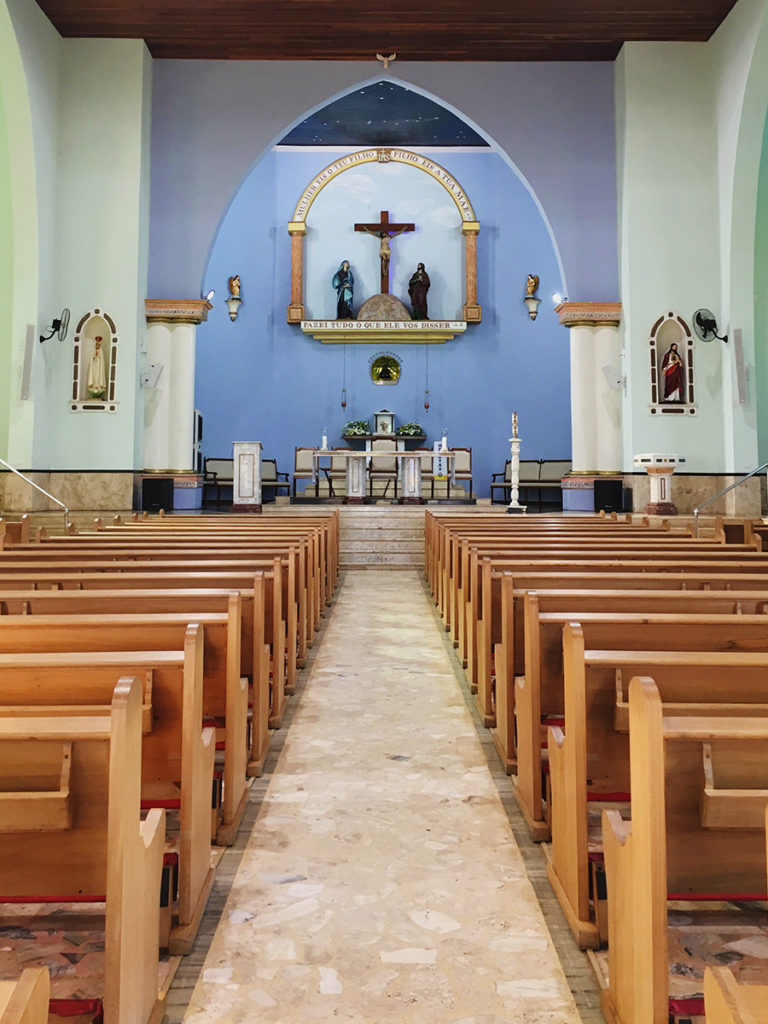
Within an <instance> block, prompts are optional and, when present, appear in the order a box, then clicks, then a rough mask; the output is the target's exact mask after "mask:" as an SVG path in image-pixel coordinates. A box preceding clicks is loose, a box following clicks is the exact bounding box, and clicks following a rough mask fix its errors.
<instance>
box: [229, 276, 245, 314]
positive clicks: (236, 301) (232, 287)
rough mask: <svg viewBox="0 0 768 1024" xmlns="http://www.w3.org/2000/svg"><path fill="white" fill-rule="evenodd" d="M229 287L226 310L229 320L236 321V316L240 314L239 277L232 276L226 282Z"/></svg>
mask: <svg viewBox="0 0 768 1024" xmlns="http://www.w3.org/2000/svg"><path fill="white" fill-rule="evenodd" d="M228 287H229V298H228V299H227V300H226V301H227V309H228V310H229V319H230V320H233V321H234V320H237V314H238V313H239V312H240V306H241V304H242V301H243V300H242V299H241V298H240V275H239V274H233V275H232V277H230V279H229V282H228Z"/></svg>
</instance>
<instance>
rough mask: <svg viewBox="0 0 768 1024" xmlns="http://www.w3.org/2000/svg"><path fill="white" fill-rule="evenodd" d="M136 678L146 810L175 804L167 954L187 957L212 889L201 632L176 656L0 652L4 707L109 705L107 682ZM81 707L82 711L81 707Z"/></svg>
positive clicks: (211, 741)
mask: <svg viewBox="0 0 768 1024" xmlns="http://www.w3.org/2000/svg"><path fill="white" fill-rule="evenodd" d="M118 676H135V677H137V678H139V679H140V680H141V681H142V690H143V691H145V692H151V708H152V728H151V731H149V732H147V733H145V734H144V740H143V744H142V747H143V749H142V798H143V801H144V804H145V806H150V807H157V806H160V807H169V808H175V807H178V812H179V838H178V843H179V877H178V905H177V911H176V917H175V921H174V924H173V927H172V930H171V936H170V942H169V948H170V950H171V952H172V953H188V952H189V950H190V948H191V946H192V942H193V940H194V937H195V934H196V931H197V928H198V926H199V923H200V919H201V917H202V914H203V910H204V909H205V903H206V900H207V899H208V894H209V892H210V889H211V885H212V884H213V878H214V871H215V859H214V858H212V850H211V839H210V835H211V783H212V779H213V768H214V754H215V730H214V729H211V728H205V729H203V728H202V727H201V725H202V721H203V710H202V708H203V631H202V628H201V627H199V626H195V625H192V626H189V627H188V628H187V631H186V636H185V640H184V649H183V650H181V651H175V650H171V651H114V652H87V653H85V654H80V653H76V652H75V653H72V652H69V653H58V654H57V653H51V654H0V681H2V687H1V688H0V699H1V700H2V704H3V706H4V707H5V708H6V711H5V712H4V714H5V715H6V716H7V715H8V711H7V709H8V708H10V707H16V708H18V707H23V706H29V707H35V706H36V707H43V708H45V709H46V710H48V711H50V709H52V708H55V707H56V706H61V705H63V704H64V705H67V706H69V707H71V708H72V709H73V711H75V712H76V713H80V712H84V711H85V710H86V709H87V708H90V709H91V713H92V712H93V710H94V709H95V710H96V711H97V713H98V710H99V706H100V705H101V706H102V707H104V706H105V705H108V704H109V694H110V693H111V687H112V685H113V681H114V679H115V678H117V677H118ZM83 705H85V708H83Z"/></svg>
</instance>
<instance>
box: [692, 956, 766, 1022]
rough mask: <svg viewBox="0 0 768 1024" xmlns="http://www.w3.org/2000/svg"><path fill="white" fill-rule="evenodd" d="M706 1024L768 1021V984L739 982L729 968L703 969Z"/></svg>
mask: <svg viewBox="0 0 768 1024" xmlns="http://www.w3.org/2000/svg"><path fill="white" fill-rule="evenodd" d="M704 1006H705V1008H706V1012H707V1024H768V985H740V984H739V983H738V982H737V981H736V979H735V978H734V976H733V972H732V971H730V970H728V968H727V967H707V969H706V971H705V972H704Z"/></svg>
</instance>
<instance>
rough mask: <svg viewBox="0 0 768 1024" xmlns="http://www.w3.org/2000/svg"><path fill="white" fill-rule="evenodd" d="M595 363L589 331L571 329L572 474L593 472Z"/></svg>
mask: <svg viewBox="0 0 768 1024" xmlns="http://www.w3.org/2000/svg"><path fill="white" fill-rule="evenodd" d="M594 379H595V360H594V351H593V347H592V330H591V328H589V327H572V328H571V463H572V470H573V472H574V473H592V472H594V469H595V430H596V422H597V421H596V416H595V400H594Z"/></svg>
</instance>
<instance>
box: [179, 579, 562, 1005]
mask: <svg viewBox="0 0 768 1024" xmlns="http://www.w3.org/2000/svg"><path fill="white" fill-rule="evenodd" d="M255 1019H258V1020H259V1021H260V1022H273V1024H277V1022H281V1024H309V1022H316V1021H317V1022H326V1021H327V1022H329V1024H330V1022H332V1021H333V1022H340V1021H348V1022H351V1021H354V1022H355V1024H374V1022H375V1024H383V1022H387V1021H391V1022H397V1024H417V1022H418V1024H424V1022H425V1021H429V1022H430V1024H513V1022H514V1024H522V1022H526V1024H545V1022H546V1024H577V1022H579V1020H580V1017H579V1013H578V1011H577V1009H576V1006H575V1004H574V1001H573V997H572V995H571V992H570V990H569V986H568V983H567V980H566V977H565V975H564V973H563V969H562V967H561V965H560V961H559V960H558V958H557V955H556V953H555V950H554V947H553V945H552V941H551V938H550V935H549V932H548V930H547V927H546V925H545V922H544V918H543V916H542V912H541V909H540V906H539V903H538V901H537V899H536V895H535V893H534V891H533V888H532V885H531V883H530V881H529V879H528V876H527V874H526V870H525V865H524V863H523V859H522V857H521V854H520V851H519V849H518V847H517V844H516V842H515V839H514V836H513V834H512V831H511V828H510V825H509V821H508V819H507V817H506V814H505V811H504V809H503V807H502V804H501V801H500V799H499V795H498V792H497V789H496V787H495V785H494V782H493V779H492V776H491V773H490V771H489V768H488V764H487V762H486V760H485V757H484V754H483V750H482V747H481V744H480V741H479V739H478V736H477V733H476V731H475V727H474V724H473V721H472V718H471V716H470V713H469V711H468V709H467V706H466V704H465V701H464V695H463V693H462V692H461V689H460V687H459V686H458V684H457V681H456V678H455V676H454V671H453V665H452V662H451V659H450V657H449V654H448V651H447V650H446V647H445V642H444V638H443V636H441V634H440V627H439V626H438V624H437V623H436V621H435V618H434V614H433V611H432V607H431V605H430V603H429V599H428V597H427V595H426V593H425V591H424V588H423V584H422V581H421V579H420V577H419V575H418V574H417V572H416V571H414V570H405V569H403V570H401V571H399V572H391V571H390V572H387V571H377V570H374V569H370V570H369V571H367V572H351V571H350V572H347V573H345V574H344V577H343V583H342V586H341V588H340V590H339V592H338V595H337V599H336V601H335V604H334V608H333V610H332V612H331V615H330V620H329V621H328V623H327V625H326V626H325V636H324V639H323V642H322V646H321V647H320V648H319V650H317V652H316V653H313V662H312V665H311V667H310V669H309V676H308V679H307V682H306V687H305V690H304V692H303V695H302V696H301V703H300V705H299V706H298V708H297V709H296V712H295V715H294V717H293V721H292V724H291V726H290V729H289V730H288V733H287V735H286V737H285V742H284V747H283V750H282V753H281V754H280V758H279V760H278V763H277V765H276V768H275V772H274V774H273V776H272V778H271V780H270V782H269V785H268V787H267V790H266V793H265V796H264V801H263V804H262V807H261V810H260V813H259V815H258V817H257V819H256V822H255V825H254V827H253V831H252V833H251V836H250V838H249V841H248V844H247V846H246V848H245V850H244V852H243V855H242V860H241V862H240V866H239V869H238V872H237V874H236V876H235V879H234V882H233V885H232V888H231V891H230V894H229V898H228V900H227V903H226V906H225V907H224V912H223V914H222V918H221V922H220V924H219V927H218V930H217V932H216V934H215V936H214V938H213V941H212V944H211V947H210V950H209V952H208V955H207V958H206V960H205V963H204V965H203V968H202V971H201V973H200V977H199V980H198V983H197V985H196V987H195V990H194V992H193V994H192V997H191V1001H190V1003H189V1007H188V1010H187V1013H186V1015H185V1017H184V1020H185V1021H186V1022H189V1024H223V1022H235V1021H243V1020H255Z"/></svg>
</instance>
